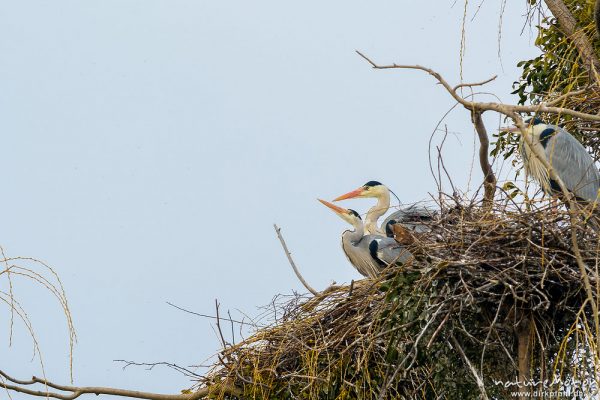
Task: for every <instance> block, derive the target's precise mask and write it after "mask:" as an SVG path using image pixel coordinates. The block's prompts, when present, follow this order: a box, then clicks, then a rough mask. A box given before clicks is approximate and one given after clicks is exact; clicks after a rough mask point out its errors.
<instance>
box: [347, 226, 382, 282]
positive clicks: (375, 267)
mask: <svg viewBox="0 0 600 400" xmlns="http://www.w3.org/2000/svg"><path fill="white" fill-rule="evenodd" d="M367 236H368V235H367ZM342 249H344V253H345V254H346V257H347V258H348V261H350V264H352V265H353V266H354V268H356V270H357V271H358V272H359V273H360V274H361V275H363V276H366V277H368V278H375V277H377V276H378V275H379V271H380V270H381V266H380V265H379V264H378V263H377V261H376V260H375V259H374V258H373V257H371V254H370V253H369V240H367V238H366V236H363V238H362V239H361V240H360V242H358V243H357V244H356V245H354V246H353V245H349V246H346V245H345V243H344V242H343V241H342Z"/></svg>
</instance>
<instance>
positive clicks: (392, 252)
mask: <svg viewBox="0 0 600 400" xmlns="http://www.w3.org/2000/svg"><path fill="white" fill-rule="evenodd" d="M318 200H319V201H320V202H321V203H323V204H324V205H325V206H327V207H329V208H330V209H331V210H333V211H334V212H335V213H336V214H337V215H339V216H340V217H341V218H342V219H343V220H344V221H346V222H348V223H349V224H350V225H352V226H353V227H354V230H347V231H344V233H343V234H342V249H343V250H344V253H345V254H346V257H347V258H348V261H350V264H352V265H353V266H354V268H356V270H357V271H358V272H359V273H360V274H361V275H364V276H366V277H370V278H374V277H376V276H378V275H379V273H380V272H381V271H382V270H383V269H384V268H386V267H387V266H389V265H390V264H395V263H399V264H402V263H405V262H406V261H408V260H409V259H411V258H412V254H411V253H410V252H409V251H408V250H406V249H405V248H404V247H403V246H401V245H399V244H398V242H396V241H395V240H394V239H392V238H388V237H386V236H381V235H365V234H364V233H365V232H364V225H363V222H362V219H361V218H360V215H358V213H357V212H356V211H354V210H348V209H345V208H342V207H338V206H336V205H335V204H332V203H330V202H328V201H325V200H321V199H318Z"/></svg>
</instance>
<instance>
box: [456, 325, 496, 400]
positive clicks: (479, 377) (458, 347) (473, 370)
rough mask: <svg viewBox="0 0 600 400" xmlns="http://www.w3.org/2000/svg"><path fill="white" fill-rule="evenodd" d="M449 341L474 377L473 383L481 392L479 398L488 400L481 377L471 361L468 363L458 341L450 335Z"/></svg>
mask: <svg viewBox="0 0 600 400" xmlns="http://www.w3.org/2000/svg"><path fill="white" fill-rule="evenodd" d="M450 340H452V344H453V345H454V347H455V348H456V350H457V351H458V354H460V356H461V358H462V359H463V361H464V362H465V364H467V367H468V368H469V370H471V373H472V374H473V377H475V383H477V387H478V388H479V391H480V392H481V397H482V398H483V399H486V400H487V399H489V397H488V395H487V392H486V391H485V385H484V384H483V379H482V378H481V376H479V372H477V370H476V369H475V367H474V366H473V364H471V361H469V358H468V357H467V355H466V354H465V352H464V350H463V349H462V347H461V346H460V344H459V343H458V340H456V338H455V337H454V335H452V334H450Z"/></svg>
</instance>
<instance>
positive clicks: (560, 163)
mask: <svg viewBox="0 0 600 400" xmlns="http://www.w3.org/2000/svg"><path fill="white" fill-rule="evenodd" d="M558 130H559V131H558V133H557V134H556V135H554V136H553V137H552V138H551V139H550V140H549V141H548V144H547V146H546V149H545V151H546V156H547V157H548V160H549V162H550V164H551V165H552V167H553V168H554V171H555V172H556V174H557V175H558V176H559V177H560V179H562V181H563V182H564V183H565V186H566V187H567V189H569V190H570V191H572V192H573V193H574V194H575V196H577V197H579V198H581V199H584V200H587V201H594V200H596V198H597V196H598V188H600V173H599V172H598V168H597V167H596V165H595V164H594V160H593V159H592V157H591V156H590V154H589V153H588V152H587V150H586V149H585V147H583V145H582V144H581V143H579V141H577V139H575V138H574V137H573V136H571V134H570V133H568V132H566V131H565V130H563V129H562V128H558Z"/></svg>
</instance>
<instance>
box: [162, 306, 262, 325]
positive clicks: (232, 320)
mask: <svg viewBox="0 0 600 400" xmlns="http://www.w3.org/2000/svg"><path fill="white" fill-rule="evenodd" d="M165 303H167V304H168V305H170V306H171V307H174V308H176V309H178V310H181V311H183V312H186V313H188V314H192V315H197V316H199V317H203V318H212V319H217V317H215V316H214V315H207V314H200V313H197V312H194V311H190V310H187V309H185V308H183V307H180V306H178V305H175V304H173V303H171V302H168V301H166V302H165ZM221 319H222V320H225V321H229V322H232V323H233V322H235V323H236V324H240V325H252V324H249V323H248V322H244V321H238V320H235V319H232V318H231V315H230V316H229V319H227V318H223V317H221Z"/></svg>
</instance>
